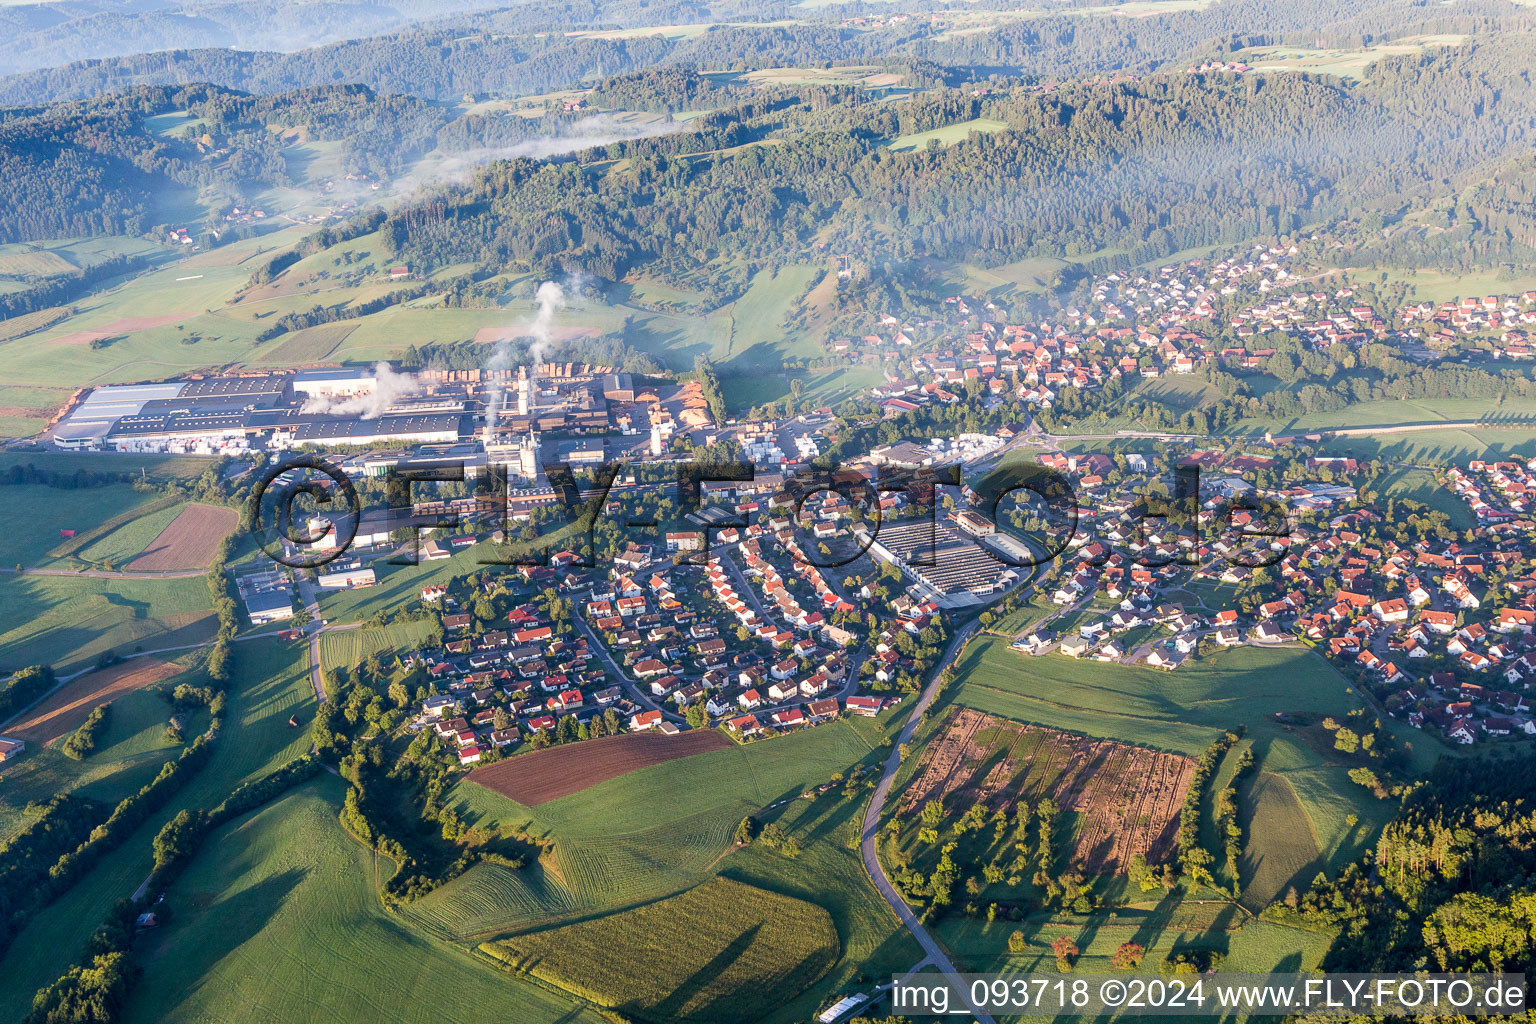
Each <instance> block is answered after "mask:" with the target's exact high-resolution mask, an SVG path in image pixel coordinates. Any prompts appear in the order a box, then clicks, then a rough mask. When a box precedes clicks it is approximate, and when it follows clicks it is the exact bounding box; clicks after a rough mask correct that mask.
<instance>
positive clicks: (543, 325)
mask: <svg viewBox="0 0 1536 1024" xmlns="http://www.w3.org/2000/svg"><path fill="white" fill-rule="evenodd" d="M533 301H535V302H537V303H538V304H539V312H538V314H537V315H536V316H535V317H534V318H533V323H531V324H529V325H528V334H529V336H530V337H532V338H533V344H532V345H530V346H529V348H528V356H529V358H530V359H532V360H533V361H534V363H535V364H538V363H542V362H543V361H544V359H545V357H547V356H548V355H549V349H550V335H549V329H550V327H552V326H553V325H554V322H555V314H556V313H558V312H560V311H561V310H562V309H564V308H565V289H564V288H562V287H560V285H558V284H557V283H555V282H554V281H545V282H544V283H543V284H541V285H539V290H538V291H537V292H535V293H534V295H533Z"/></svg>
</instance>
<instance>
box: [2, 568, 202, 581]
mask: <svg viewBox="0 0 1536 1024" xmlns="http://www.w3.org/2000/svg"><path fill="white" fill-rule="evenodd" d="M0 572H3V573H10V574H11V575H12V576H83V577H84V578H86V579H88V580H189V579H192V578H193V577H194V576H207V575H208V570H206V569H174V570H170V571H167V572H122V571H118V570H108V569H16V568H10V569H0Z"/></svg>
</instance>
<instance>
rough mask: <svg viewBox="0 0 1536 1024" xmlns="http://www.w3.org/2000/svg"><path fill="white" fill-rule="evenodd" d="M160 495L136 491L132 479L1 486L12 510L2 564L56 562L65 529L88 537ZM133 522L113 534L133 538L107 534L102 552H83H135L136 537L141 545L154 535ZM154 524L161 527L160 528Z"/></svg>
mask: <svg viewBox="0 0 1536 1024" xmlns="http://www.w3.org/2000/svg"><path fill="white" fill-rule="evenodd" d="M40 465H41V464H40ZM124 468H126V467H124ZM157 497H159V495H157V494H155V493H154V492H153V491H138V490H134V489H133V488H132V487H130V486H129V485H127V484H112V485H110V486H107V487H87V488H81V489H79V490H63V489H61V488H57V487H48V486H45V485H43V484H15V485H11V486H7V487H5V488H4V489H3V490H0V498H4V499H5V502H6V515H7V520H6V529H5V531H4V533H3V535H0V567H4V568H7V569H9V568H14V567H15V566H18V565H19V566H22V567H23V568H28V569H33V568H43V567H47V566H57V565H58V564H59V559H58V558H57V557H56V556H54V555H52V554H50V552H52V551H53V549H54V548H56V547H58V546H59V544H60V542H61V541H62V540H63V539H64V538H62V537H61V536H60V533H59V531H60V530H74V531H75V533H76V535H77V536H84V534H85V533H86V532H87V531H89V530H92V529H95V528H97V527H99V526H100V525H101V524H103V523H107V522H110V521H112V520H114V519H116V518H117V517H120V516H130V515H131V514H132V513H133V512H134V511H135V510H137V509H142V508H144V507H145V506H146V505H149V504H151V503H152V502H153V501H155V499H156V498H157ZM152 514H153V513H151V515H152ZM145 518H148V516H146V517H145ZM167 521H168V520H167ZM129 526H130V524H125V525H124V526H121V527H118V529H116V530H114V531H112V534H123V535H124V536H125V537H127V538H129V539H127V540H126V541H124V542H123V543H121V544H120V543H118V541H117V540H116V539H113V538H112V534H108V535H107V536H106V537H104V538H100V541H101V546H100V548H99V549H98V550H97V551H93V552H91V553H90V554H89V555H87V553H86V550H84V549H83V550H82V551H81V554H82V555H85V556H86V557H88V558H90V557H93V556H94V555H96V554H98V553H99V554H103V555H105V556H106V557H112V556H117V557H121V556H122V555H124V554H126V555H129V556H131V555H133V554H136V553H137V552H138V551H139V549H140V548H139V547H133V548H131V550H127V548H128V547H130V546H131V545H132V544H133V543H134V542H138V543H139V545H140V547H142V545H143V542H145V541H147V540H148V539H149V537H153V536H154V534H153V533H151V534H149V535H148V536H143V537H139V536H134V535H133V532H132V531H130V528H129ZM155 529H156V530H157V531H158V529H159V527H158V526H157V527H155ZM108 541H110V543H108ZM93 547H96V542H91V543H89V544H87V545H85V548H86V549H89V548H93ZM120 549H122V550H120Z"/></svg>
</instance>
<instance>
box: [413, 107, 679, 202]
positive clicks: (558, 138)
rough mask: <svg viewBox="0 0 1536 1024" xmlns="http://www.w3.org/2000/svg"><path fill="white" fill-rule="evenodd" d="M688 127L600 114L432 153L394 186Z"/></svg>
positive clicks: (449, 178) (458, 178)
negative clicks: (547, 131) (497, 141)
mask: <svg viewBox="0 0 1536 1024" xmlns="http://www.w3.org/2000/svg"><path fill="white" fill-rule="evenodd" d="M687 128H688V124H687V122H685V121H653V122H648V123H641V124H636V123H632V122H625V121H619V120H618V119H616V118H614V117H611V116H609V115H607V114H598V115H595V116H593V117H588V118H583V119H582V120H580V121H577V122H575V123H574V124H570V125H567V126H565V127H564V128H562V129H560V130H558V131H556V132H555V133H554V134H552V135H548V136H544V137H541V138H535V139H526V140H524V141H522V142H516V143H513V144H512V145H510V146H487V147H482V148H480V149H466V150H460V151H459V152H456V153H445V154H441V155H438V156H433V157H429V158H427V159H426V160H423V161H422V162H421V163H420V164H419V165H418V166H417V167H415V168H414V169H412V171H411V172H410V173H409V174H407V175H405V176H403V177H401V178H399V179H397V180H395V181H393V182H391V188H392V189H393V190H394V191H395V192H398V193H402V194H403V193H408V192H412V191H415V190H416V189H418V188H421V187H423V186H426V185H447V184H455V183H459V182H464V181H468V180H469V178H470V176H471V175H472V174H473V173H474V172H475V171H476V170H477V169H479V168H480V167H483V166H485V165H486V164H489V163H494V162H496V161H497V160H515V159H517V158H518V157H528V158H529V159H531V160H547V159H549V158H550V157H555V156H566V155H568V154H571V153H580V152H581V151H582V150H586V149H592V148H593V147H594V146H608V145H612V144H613V143H615V142H633V141H635V140H637V139H650V138H655V137H656V136H659V135H671V134H672V133H674V132H680V131H683V130H685V129H687Z"/></svg>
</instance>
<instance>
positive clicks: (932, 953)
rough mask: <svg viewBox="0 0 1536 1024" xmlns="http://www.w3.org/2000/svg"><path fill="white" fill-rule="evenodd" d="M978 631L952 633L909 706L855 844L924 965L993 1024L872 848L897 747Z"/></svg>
mask: <svg viewBox="0 0 1536 1024" xmlns="http://www.w3.org/2000/svg"><path fill="white" fill-rule="evenodd" d="M978 628H979V625H978V623H977V622H975V621H974V620H972V621H971V622H970V623H968V624H967V625H965V626H964V627H963V628H962V629H960V630H959V631H958V632H956V633H955V636H954V638H953V639H952V640H950V642H949V646H948V647H947V648H945V650H944V656H943V657H942V658H940V659H939V663H938V665H937V666H936V667H935V668H934V670H933V676H932V678H930V679H929V680H928V686H927V687H926V688H925V689H924V690H923V694H922V696H921V697H919V698H918V700H917V704H915V705H914V706H913V708H912V714H911V715H910V716H909V717H908V718H907V724H906V726H905V727H903V728H902V730H901V735H900V736H899V737H897V739H896V744H895V746H894V747H893V749H892V750H891V756H890V757H888V758H886V761H885V772H884V774H883V775H881V777H880V784H879V785H878V786H876V787H875V795H874V797H873V798H872V799H871V800H870V801H869V807H868V809H866V810H865V812H864V832H863V834H862V837H861V839H860V842H859V854H860V856H861V857H863V859H864V870H865V871H867V872H869V877H870V879H871V880H872V881H873V882H874V883H875V888H877V889H879V890H880V895H882V896H884V897H885V902H887V903H889V904H890V905H891V909H892V910H894V911H895V912H896V916H897V918H899V919H900V920H901V923H902V924H903V925H904V926H905V927H906V929H907V931H909V932H911V933H912V937H913V938H914V939H916V940H917V943H918V945H920V946H922V947H923V952H925V953H927V954H928V957H927V960H926V961H924V962H925V963H932V964H933V965H934V966H936V967H938V969H939V971H940V973H942V974H943V975H944V976H945V978H947V979H948V980H949V983H950V986H951V987H952V988H953V989H954V990H955V991H956V992H957V993H958V994H960V995H961V996H962V997H963V998H965V999H966V1008H967V1010H969V1011H970V1012H971V1013H972V1015H973V1016H975V1018H976V1020H977V1021H979V1022H980V1024H995V1022H994V1021H993V1020H992V1018H991V1017H989V1016H988V1015H986V1014H985V1013H981V1012H980V1011H978V1010H977V1009H976V1007H975V1006H973V1005H971V1003H970V1001H969V1000H970V992H969V989H967V988H966V987H965V986H964V985H962V984H961V983H960V981H959V971H957V970H956V969H955V965H954V964H953V963H952V962H951V961H950V959H949V954H947V953H945V952H944V948H943V947H942V946H940V945H939V943H938V941H937V940H935V939H934V937H933V936H931V935H929V934H928V929H926V928H924V927H923V925H922V922H920V921H919V920H918V919H917V915H916V914H913V913H912V908H911V907H909V906H907V901H906V900H904V899H902V898H901V894H900V893H898V892H897V891H896V889H895V887H893V886H892V885H891V882H890V879H888V878H886V877H885V869H884V868H882V867H881V866H880V857H879V854H878V852H877V851H876V849H875V839H876V837H877V836H878V835H879V831H880V815H881V813H882V812H883V811H884V810H885V800H886V797H888V796H890V793H891V783H892V782H893V781H894V780H895V778H896V769H897V768H899V767H900V766H901V747H902V745H903V744H905V743H907V742H909V741H910V740H911V739H912V734H913V733H915V732H917V726H918V723H919V722H920V721H921V720H922V717H923V712H925V711H927V710H928V706H929V705H930V704H932V703H933V699H934V698H935V697H937V696H938V694H939V685H940V683H939V680H940V679H941V678H942V676H943V672H944V668H945V666H948V665H953V664H954V662H955V656H956V654H958V653H959V651H960V648H961V646H962V645H963V644H964V643H965V642H966V641H967V640H969V639H970V638H971V635H972V634H974V633H975V632H976V631H977V629H978Z"/></svg>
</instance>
